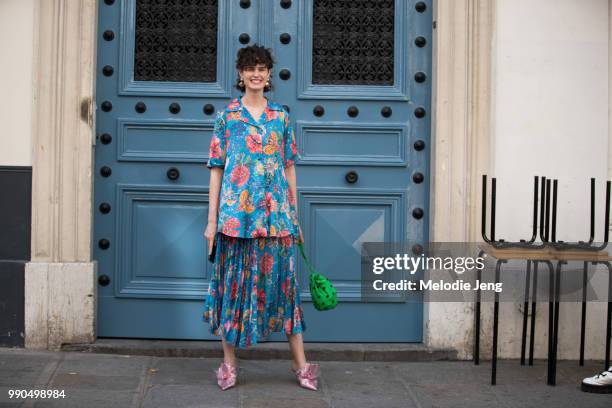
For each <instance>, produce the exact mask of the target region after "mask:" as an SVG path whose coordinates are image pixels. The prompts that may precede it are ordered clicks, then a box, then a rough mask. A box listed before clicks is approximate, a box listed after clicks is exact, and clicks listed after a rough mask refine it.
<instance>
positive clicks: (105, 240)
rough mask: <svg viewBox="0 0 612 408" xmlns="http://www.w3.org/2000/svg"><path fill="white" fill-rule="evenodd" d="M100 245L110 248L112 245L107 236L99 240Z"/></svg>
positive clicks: (102, 247) (101, 247)
mask: <svg viewBox="0 0 612 408" xmlns="http://www.w3.org/2000/svg"><path fill="white" fill-rule="evenodd" d="M98 246H99V247H100V249H108V248H109V247H110V241H109V240H108V239H106V238H102V239H101V240H99V241H98Z"/></svg>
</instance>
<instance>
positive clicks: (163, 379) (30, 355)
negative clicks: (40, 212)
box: [0, 348, 612, 408]
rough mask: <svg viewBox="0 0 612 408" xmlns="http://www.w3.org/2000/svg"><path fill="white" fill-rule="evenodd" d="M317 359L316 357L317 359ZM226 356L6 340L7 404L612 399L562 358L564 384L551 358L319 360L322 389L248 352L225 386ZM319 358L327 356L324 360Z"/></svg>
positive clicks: (579, 402) (1, 384) (493, 403)
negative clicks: (553, 374)
mask: <svg viewBox="0 0 612 408" xmlns="http://www.w3.org/2000/svg"><path fill="white" fill-rule="evenodd" d="M311 361H312V362H315V360H311ZM220 362H221V359H219V358H211V357H158V356H134V355H113V354H96V353H86V352H73V351H60V352H49V351H30V350H25V349H9V348H0V407H5V406H6V407H11V406H15V407H20V406H21V407H32V406H33V407H87V408H94V407H214V408H221V407H245V408H246V407H249V408H254V407H265V408H276V407H282V408H286V407H290V408H306V407H307V408H310V407H312V408H318V407H336V408H340V407H349V408H358V407H368V408H369V407H382V408H386V407H402V408H404V407H417V408H418V407H470V408H476V407H538V408H542V407H555V408H562V407H571V408H581V407H589V408H597V407H607V408H609V407H611V406H612V395H605V394H604V395H597V394H587V393H583V392H581V391H580V381H581V379H582V378H583V377H585V376H590V375H594V374H595V373H596V372H599V371H601V370H602V368H603V366H602V363H601V362H587V363H586V365H585V366H584V367H579V366H578V363H577V362H575V361H560V362H559V364H558V371H557V386H555V387H551V386H548V385H546V363H545V361H537V362H536V363H535V365H534V366H533V367H528V366H520V364H519V362H518V361H516V360H502V361H500V362H499V364H498V376H497V382H498V385H496V386H491V385H489V381H490V368H491V367H490V364H489V363H488V362H483V363H482V364H481V365H480V366H474V365H473V363H472V362H469V361H429V362H384V361H381V362H378V361H356V362H355V361H352V362H351V361H320V364H321V379H320V383H319V385H320V386H319V388H320V389H319V391H318V392H315V391H310V390H306V389H302V388H300V387H299V386H298V385H297V382H296V380H295V378H294V377H293V375H292V374H291V373H290V371H289V364H290V362H289V361H287V360H240V366H241V367H242V370H241V372H240V374H239V384H238V385H237V386H236V387H235V388H233V389H230V390H227V391H220V390H219V388H218V387H217V384H216V380H215V376H214V373H213V370H214V369H215V368H216V367H217V366H218V365H219V363H220ZM316 362H319V361H316ZM16 388H17V389H26V390H27V389H59V390H62V389H63V390H65V394H66V398H64V399H58V400H44V401H42V400H40V399H38V400H33V399H29V400H27V401H25V402H23V401H24V400H21V402H14V401H13V402H11V400H9V399H8V390H9V389H16Z"/></svg>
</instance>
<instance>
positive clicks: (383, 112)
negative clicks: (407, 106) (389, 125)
mask: <svg viewBox="0 0 612 408" xmlns="http://www.w3.org/2000/svg"><path fill="white" fill-rule="evenodd" d="M392 113H393V110H392V109H391V107H390V106H383V108H382V109H381V110H380V114H381V115H383V117H385V118H388V117H389V116H391V114H392Z"/></svg>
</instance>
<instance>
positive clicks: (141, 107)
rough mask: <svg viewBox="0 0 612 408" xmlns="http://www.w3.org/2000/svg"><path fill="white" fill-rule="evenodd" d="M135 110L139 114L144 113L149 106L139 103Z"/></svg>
mask: <svg viewBox="0 0 612 408" xmlns="http://www.w3.org/2000/svg"><path fill="white" fill-rule="evenodd" d="M134 109H136V112H138V113H144V112H145V111H146V110H147V105H145V103H144V102H138V103H137V104H136V106H134Z"/></svg>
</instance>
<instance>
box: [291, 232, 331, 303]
mask: <svg viewBox="0 0 612 408" xmlns="http://www.w3.org/2000/svg"><path fill="white" fill-rule="evenodd" d="M298 247H299V248H300V252H301V253H302V258H304V262H305V263H306V265H308V269H310V276H309V280H310V296H311V297H312V303H313V304H314V307H315V308H316V309H317V310H321V311H323V310H331V309H333V308H335V307H336V305H337V304H338V297H337V296H336V288H335V287H334V285H332V283H331V282H330V281H329V279H327V278H326V277H325V276H323V275H321V274H320V273H318V272H317V271H315V269H314V268H313V267H312V265H311V264H310V262H309V261H308V258H306V255H305V254H304V246H303V244H302V243H301V242H299V243H298Z"/></svg>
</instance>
